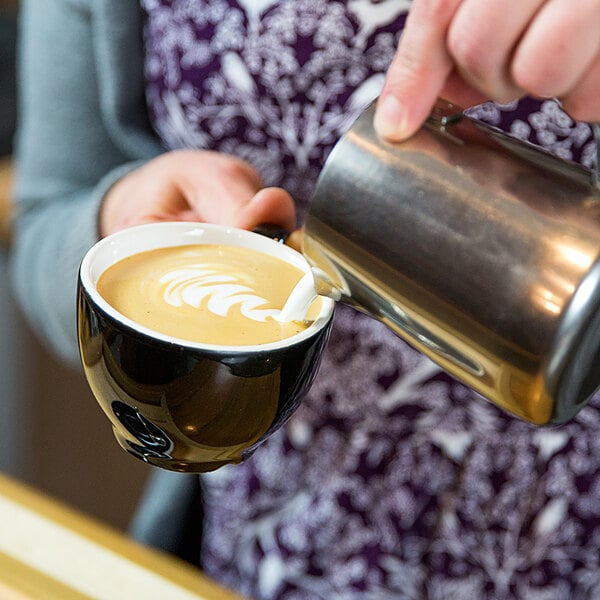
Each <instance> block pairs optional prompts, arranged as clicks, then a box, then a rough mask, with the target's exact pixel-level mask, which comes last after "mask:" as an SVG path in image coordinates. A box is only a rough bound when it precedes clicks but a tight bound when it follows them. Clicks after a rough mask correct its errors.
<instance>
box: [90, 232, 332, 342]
mask: <svg viewBox="0 0 600 600" xmlns="http://www.w3.org/2000/svg"><path fill="white" fill-rule="evenodd" d="M190 244H222V245H229V246H240V247H243V248H248V249H251V250H257V251H258V252H263V253H265V254H269V255H270V256H276V257H277V258H280V259H281V260H284V261H285V262H287V263H289V264H292V265H294V266H295V267H297V268H299V269H301V270H302V271H303V272H304V273H310V266H309V265H308V262H307V261H306V259H305V258H304V256H302V254H300V253H299V252H296V251H295V250H293V249H292V248H290V247H289V246H286V245H284V244H281V243H279V242H276V241H275V240H272V239H270V238H268V237H266V236H264V235H260V234H257V233H252V232H250V231H245V230H242V229H236V228H233V227H225V226H222V225H211V224H208V223H189V222H162V223H151V224H148V225H139V226H137V227H130V228H128V229H124V230H122V231H119V232H117V233H114V234H112V235H110V236H108V237H106V238H103V239H102V240H100V241H99V242H97V243H96V244H95V245H94V246H93V247H92V248H91V249H90V250H89V251H88V252H87V253H86V255H85V257H84V258H83V261H82V263H81V268H80V274H79V276H80V281H81V284H82V285H83V287H84V289H85V290H86V292H87V293H88V295H89V296H90V298H91V299H92V301H93V302H94V303H95V304H96V305H97V306H98V307H99V308H100V309H101V310H102V311H104V312H105V313H106V314H107V315H109V316H111V317H112V318H113V319H115V320H116V321H118V322H120V323H123V324H124V325H126V326H128V327H130V328H132V329H134V330H136V331H138V332H139V333H143V334H145V335H147V336H148V337H151V338H155V339H159V340H163V341H166V342H170V343H176V344H178V345H182V346H186V347H190V348H203V349H214V350H226V351H227V352H236V351H239V352H241V353H242V352H243V353H248V352H252V351H268V350H271V349H276V348H284V347H288V346H291V345H293V344H295V343H298V342H300V341H302V340H304V339H307V338H309V337H311V336H312V335H314V334H315V333H316V332H317V331H319V330H320V329H322V328H323V327H324V326H325V325H326V324H327V322H328V321H329V320H330V319H331V316H332V313H333V306H334V302H333V300H331V299H330V298H325V297H322V298H321V301H322V307H321V311H320V313H319V315H318V316H317V318H316V319H315V321H314V322H313V323H312V324H311V325H310V326H309V327H307V328H306V329H305V330H303V331H301V332H300V333H298V334H297V335H295V336H292V337H289V338H286V339H284V340H281V341H278V342H271V343H268V344H257V345H255V346H223V345H216V344H203V343H196V342H191V341H189V340H182V339H179V338H174V337H172V336H168V335H165V334H162V333H159V332H156V331H154V330H151V329H148V328H147V327H144V326H143V325H140V324H139V323H136V322H134V321H132V320H131V319H128V318H127V317H125V316H124V315H122V314H121V313H120V312H118V311H117V310H115V309H114V308H113V307H112V306H111V305H110V304H108V302H106V300H104V298H103V297H102V296H101V295H100V294H99V293H98V290H97V288H96V283H97V282H98V279H99V278H100V275H102V273H103V272H104V271H105V270H106V269H108V267H110V266H111V265H113V264H115V263H116V262H119V261H120V260H122V259H124V258H127V257H128V256H132V255H133V254H139V253H140V252H145V251H147V250H155V249H158V248H166V247H171V246H185V245H190Z"/></svg>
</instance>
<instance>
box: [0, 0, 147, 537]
mask: <svg viewBox="0 0 600 600" xmlns="http://www.w3.org/2000/svg"><path fill="white" fill-rule="evenodd" d="M17 21H18V2H17V0H0V472H2V473H5V474H7V475H10V476H13V477H15V478H17V479H19V480H21V481H23V482H25V483H28V484H30V485H33V486H34V487H36V488H37V489H39V490H41V491H43V492H45V493H48V494H50V495H51V496H53V497H55V498H58V499H59V500H62V501H65V502H67V503H68V504H70V505H71V506H74V507H75V508H77V509H80V510H82V511H84V512H85V513H87V514H89V515H92V516H94V517H97V518H99V519H101V520H102V521H104V522H106V523H108V524H110V525H113V526H115V527H117V528H119V529H125V528H126V527H127V525H128V523H129V520H130V517H131V515H132V512H133V510H134V507H135V505H136V503H137V500H138V498H139V495H140V493H141V490H142V488H143V484H144V482H145V479H146V477H147V476H148V474H149V467H148V466H146V465H144V464H143V463H141V462H139V461H138V460H136V459H134V458H132V457H130V456H129V455H128V454H126V453H125V452H124V451H123V450H121V449H120V448H119V447H118V446H117V443H116V442H115V441H114V439H113V436H112V432H111V431H110V426H109V424H108V421H107V420H106V418H105V417H104V415H103V414H102V413H101V411H100V408H99V407H98V406H97V404H96V402H95V400H94V398H93V396H92V395H91V392H90V391H89V389H88V387H87V384H86V383H85V380H84V378H83V374H82V372H81V371H80V370H78V369H68V368H66V367H65V366H63V365H61V364H60V363H59V362H58V361H57V360H56V359H55V358H54V357H53V356H52V355H51V354H50V353H49V352H47V351H46V349H45V348H43V347H42V346H41V345H40V344H39V343H38V341H37V340H36V338H35V335H34V334H33V332H32V331H31V330H30V329H29V327H28V325H27V323H26V322H25V321H24V319H23V318H22V317H21V315H20V313H19V310H18V307H17V306H15V304H14V302H13V301H12V298H11V294H10V289H9V284H8V273H7V262H8V253H9V252H10V216H11V213H12V204H11V197H10V188H11V179H12V177H13V174H14V170H15V169H17V168H18V165H16V164H14V162H13V160H12V151H13V135H14V128H15V124H16V120H17V118H18V114H17V112H18V111H17V105H16V94H17V91H16V84H15V61H16V47H17V36H18V27H17ZM49 110H51V107H49ZM45 300H51V299H45ZM73 423H77V427H76V428H74V429H73V428H72V424H73ZM67 425H68V426H69V427H68V428H67Z"/></svg>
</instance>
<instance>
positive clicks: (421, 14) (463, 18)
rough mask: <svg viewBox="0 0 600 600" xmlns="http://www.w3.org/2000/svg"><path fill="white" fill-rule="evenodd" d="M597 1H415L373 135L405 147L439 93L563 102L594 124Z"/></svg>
mask: <svg viewBox="0 0 600 600" xmlns="http://www.w3.org/2000/svg"><path fill="white" fill-rule="evenodd" d="M599 31H600V0H578V1H577V3H576V5H575V4H573V1H572V0H519V2H515V1H514V0H494V2H491V1H490V0H414V3H413V6H412V9H411V12H410V14H409V17H408V19H407V23H406V28H405V31H404V34H403V35H402V37H401V40H400V45H399V48H398V52H397V53H396V56H395V58H394V60H393V62H392V64H391V65H390V68H389V70H388V74H387V77H386V83H385V85H384V89H383V91H382V94H381V97H380V99H379V101H378V105H377V111H376V116H375V121H374V126H375V129H376V130H377V132H378V133H379V135H381V136H383V137H386V138H388V139H391V140H402V139H405V138H406V137H408V136H410V135H412V134H413V133H414V132H415V131H416V130H417V129H418V128H419V127H420V126H421V125H422V123H423V122H424V120H425V119H426V117H427V116H428V115H429V113H430V111H431V108H432V106H433V104H434V103H435V101H436V98H437V97H438V96H444V97H445V98H446V99H448V100H451V101H454V102H457V103H458V104H459V105H460V106H462V107H466V106H469V105H471V104H474V103H475V102H481V101H483V100H495V101H498V102H507V101H509V100H513V99H515V98H518V97H521V96H524V95H531V96H537V97H560V98H562V99H563V102H564V106H565V108H566V110H568V111H569V112H570V113H571V116H573V117H574V118H576V119H580V120H598V118H599V117H600V115H599V114H598V113H599V112H600V109H599V108H598V106H599V104H600V103H599V102H598V97H599V96H598V88H599V86H600V82H599V78H600V74H599V73H598V70H599V67H598V66H597V65H598V61H599V60H600V35H599Z"/></svg>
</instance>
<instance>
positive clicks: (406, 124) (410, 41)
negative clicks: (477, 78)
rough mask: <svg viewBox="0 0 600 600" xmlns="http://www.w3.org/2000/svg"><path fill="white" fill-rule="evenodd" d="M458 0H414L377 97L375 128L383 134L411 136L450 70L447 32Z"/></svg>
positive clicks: (437, 94)
mask: <svg viewBox="0 0 600 600" xmlns="http://www.w3.org/2000/svg"><path fill="white" fill-rule="evenodd" d="M460 2H461V0H415V2H414V3H413V6H412V8H411V10H410V13H409V15H408V18H407V21H406V27H405V29H404V33H403V34H402V36H401V38H400V45H399V47H398V51H397V52H396V56H395V57H394V60H393V61H392V64H391V65H390V68H389V70H388V73H387V77H386V82H385V85H384V88H383V90H382V92H381V95H380V97H379V100H378V102H377V109H376V113H375V121H374V127H375V129H376V131H377V133H378V134H379V135H381V136H382V137H385V138H388V139H392V140H399V139H404V138H406V137H409V136H410V135H412V134H413V133H414V132H415V131H416V130H417V129H418V128H419V127H420V126H421V124H422V123H423V121H424V120H425V119H426V118H427V116H428V115H429V112H430V110H431V107H432V106H433V104H434V102H435V100H436V98H437V97H438V96H439V94H440V91H441V90H442V88H443V87H444V84H445V82H446V79H447V78H448V76H449V75H450V73H451V72H452V69H453V62H452V59H451V56H450V54H449V53H448V49H447V46H446V32H447V29H448V27H449V25H450V23H451V21H452V18H453V17H454V14H455V12H456V10H457V9H458V7H459V5H460Z"/></svg>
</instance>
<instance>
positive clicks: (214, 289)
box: [160, 264, 281, 322]
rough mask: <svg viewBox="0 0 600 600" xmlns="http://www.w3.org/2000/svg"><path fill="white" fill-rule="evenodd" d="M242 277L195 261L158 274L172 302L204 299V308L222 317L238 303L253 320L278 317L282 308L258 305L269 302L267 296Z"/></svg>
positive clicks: (191, 302)
mask: <svg viewBox="0 0 600 600" xmlns="http://www.w3.org/2000/svg"><path fill="white" fill-rule="evenodd" d="M241 279H242V277H241V276H236V275H230V274H223V273H222V269H219V267H218V266H214V267H213V266H211V265H206V264H198V265H190V266H189V267H187V268H185V269H177V270H174V271H170V272H168V273H166V274H165V275H163V276H162V277H161V278H160V282H161V283H166V284H168V285H167V286H166V288H165V290H164V293H163V297H164V300H165V302H167V303H168V304H170V305H171V306H175V307H180V306H183V304H187V305H188V306H192V307H194V308H199V307H200V305H201V304H202V303H203V302H206V308H207V310H209V311H210V312H212V313H213V314H215V315H218V316H221V317H225V316H227V313H228V311H229V309H230V308H231V307H232V306H234V305H236V304H237V305H239V310H240V312H241V314H242V315H244V316H245V317H246V318H248V319H251V320H253V321H260V322H264V321H266V319H267V318H269V317H273V318H275V317H277V315H278V314H279V313H280V312H281V311H280V310H277V309H272V308H260V307H261V306H264V305H265V304H268V300H266V299H265V298H262V297H261V296H259V295H258V294H257V293H256V291H255V290H253V289H252V288H251V287H249V286H248V285H245V284H243V283H241Z"/></svg>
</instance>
